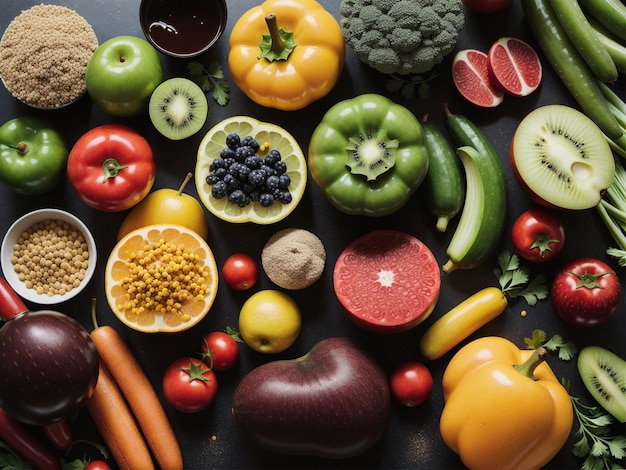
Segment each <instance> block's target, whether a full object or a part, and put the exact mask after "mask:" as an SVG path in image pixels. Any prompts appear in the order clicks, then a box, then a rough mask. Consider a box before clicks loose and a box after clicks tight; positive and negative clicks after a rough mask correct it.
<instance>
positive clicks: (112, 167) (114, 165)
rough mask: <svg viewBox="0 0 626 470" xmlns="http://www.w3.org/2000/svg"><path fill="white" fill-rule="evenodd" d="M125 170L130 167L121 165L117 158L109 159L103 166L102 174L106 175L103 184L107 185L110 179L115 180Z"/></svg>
mask: <svg viewBox="0 0 626 470" xmlns="http://www.w3.org/2000/svg"><path fill="white" fill-rule="evenodd" d="M124 168H128V166H127V165H120V164H119V163H118V161H117V160H116V159H115V158H107V159H106V160H105V161H104V163H103V164H102V173H104V179H103V180H102V184H104V183H106V181H107V180H108V179H109V178H115V177H116V176H117V175H118V174H119V173H120V171H121V170H123V169H124Z"/></svg>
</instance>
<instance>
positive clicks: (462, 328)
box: [420, 287, 508, 360]
mask: <svg viewBox="0 0 626 470" xmlns="http://www.w3.org/2000/svg"><path fill="white" fill-rule="evenodd" d="M507 305H508V301H507V299H506V296H505V295H504V293H503V292H502V291H501V290H500V289H498V288H496V287H486V288H484V289H481V290H479V291H478V292H476V293H475V294H474V295H472V296H471V297H468V298H467V299H465V300H464V301H463V302H461V303H460V304H458V305H457V306H456V307H454V308H452V309H451V310H449V311H448V312H447V313H445V314H444V315H443V316H442V317H441V318H439V319H438V320H437V321H436V322H435V323H433V324H432V325H431V326H430V327H429V328H428V329H427V330H426V332H425V333H424V335H423V336H422V339H421V340H420V352H421V353H422V355H423V356H424V357H425V358H427V359H431V360H434V359H439V358H440V357H441V356H443V355H444V354H446V353H447V352H448V351H450V350H451V349H452V348H453V347H455V346H456V345H458V344H459V343H460V342H461V341H463V340H464V339H465V338H467V337H468V336H469V335H471V334H472V333H474V332H475V331H476V330H478V329H479V328H480V327H482V326H484V325H486V324H487V323H488V322H490V321H491V320H493V319H494V318H496V317H497V316H498V315H500V314H501V313H502V312H504V310H505V309H506V306H507Z"/></svg>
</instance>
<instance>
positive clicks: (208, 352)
mask: <svg viewBox="0 0 626 470" xmlns="http://www.w3.org/2000/svg"><path fill="white" fill-rule="evenodd" d="M237 338H238V336H237ZM200 350H201V351H202V353H203V355H204V356H205V358H204V360H205V362H206V363H207V364H208V365H209V367H210V368H212V369H213V370H217V371H221V370H226V369H230V368H231V367H232V366H234V365H235V363H236V362H237V358H238V357H239V345H238V344H237V339H235V338H234V337H233V335H232V334H229V333H224V332H222V331H213V332H212V333H209V334H207V335H205V337H204V338H203V340H202V344H201V345H200Z"/></svg>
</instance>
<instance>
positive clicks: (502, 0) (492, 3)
mask: <svg viewBox="0 0 626 470" xmlns="http://www.w3.org/2000/svg"><path fill="white" fill-rule="evenodd" d="M463 3H464V4H465V5H466V6H467V8H469V9H470V10H472V11H476V12H478V13H495V12H497V11H500V10H504V9H505V8H506V7H508V6H509V5H510V4H511V3H513V0H463Z"/></svg>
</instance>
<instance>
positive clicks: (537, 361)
mask: <svg viewBox="0 0 626 470" xmlns="http://www.w3.org/2000/svg"><path fill="white" fill-rule="evenodd" d="M547 354H548V353H547V351H546V350H545V349H544V348H538V349H536V350H534V351H529V350H520V349H518V348H517V347H516V346H515V345H514V344H513V343H511V342H510V341H508V340H506V339H504V338H499V337H485V338H480V339H477V340H474V341H472V342H471V343H469V344H467V345H466V346H464V347H463V348H461V349H460V350H459V351H458V352H457V353H456V354H455V355H454V356H453V358H452V359H451V360H450V363H449V364H448V366H447V367H446V370H445V372H444V375H443V394H444V400H445V406H444V409H443V412H442V414H441V420H440V423H439V426H440V432H441V436H442V438H443V440H444V442H445V443H446V445H448V447H450V448H451V449H452V450H453V451H454V452H456V453H457V454H459V456H460V457H461V460H462V461H463V463H464V464H465V465H466V466H467V467H468V468H470V469H472V470H483V469H494V470H495V469H497V470H507V469H516V470H532V469H539V468H541V467H543V466H544V465H545V464H547V463H548V462H549V461H550V460H551V459H552V458H553V457H554V456H555V455H556V453H557V452H558V451H559V450H560V449H561V447H563V445H564V444H565V442H566V441H567V438H568V436H569V434H570V432H571V429H572V424H573V419H574V416H573V409H572V404H571V402H570V398H569V394H568V392H567V391H566V390H565V388H564V387H563V386H562V385H561V383H560V382H559V380H558V379H557V378H556V377H555V375H554V373H553V372H552V369H550V366H549V365H548V364H547V363H546V362H544V360H545V358H546V356H547Z"/></svg>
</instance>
